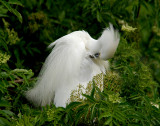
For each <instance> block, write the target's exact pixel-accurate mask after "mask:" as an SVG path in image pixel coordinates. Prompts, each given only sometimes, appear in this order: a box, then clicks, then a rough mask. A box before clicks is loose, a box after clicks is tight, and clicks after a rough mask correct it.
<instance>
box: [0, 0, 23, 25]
mask: <svg viewBox="0 0 160 126" xmlns="http://www.w3.org/2000/svg"><path fill="white" fill-rule="evenodd" d="M0 2H1V3H2V4H3V5H4V6H5V7H6V8H7V9H8V10H9V11H10V12H11V13H13V14H14V15H16V16H17V18H18V20H19V21H20V22H21V23H22V15H21V14H20V13H19V12H18V11H17V10H15V9H14V8H12V7H11V6H10V5H9V4H8V2H6V1H3V0H0Z"/></svg>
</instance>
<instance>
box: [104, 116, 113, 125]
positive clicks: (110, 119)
mask: <svg viewBox="0 0 160 126" xmlns="http://www.w3.org/2000/svg"><path fill="white" fill-rule="evenodd" d="M111 122H112V117H109V118H108V119H107V121H105V123H104V124H105V125H109V124H110V123H111Z"/></svg>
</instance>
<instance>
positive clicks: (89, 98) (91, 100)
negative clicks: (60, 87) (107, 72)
mask: <svg viewBox="0 0 160 126" xmlns="http://www.w3.org/2000/svg"><path fill="white" fill-rule="evenodd" d="M82 95H83V96H84V97H86V98H87V100H89V101H90V102H92V103H95V102H96V101H95V99H94V98H93V97H91V96H89V95H86V94H82Z"/></svg>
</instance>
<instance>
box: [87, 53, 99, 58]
mask: <svg viewBox="0 0 160 126" xmlns="http://www.w3.org/2000/svg"><path fill="white" fill-rule="evenodd" d="M99 56H100V53H95V54H94V55H89V57H90V58H92V59H93V58H98V57H99Z"/></svg>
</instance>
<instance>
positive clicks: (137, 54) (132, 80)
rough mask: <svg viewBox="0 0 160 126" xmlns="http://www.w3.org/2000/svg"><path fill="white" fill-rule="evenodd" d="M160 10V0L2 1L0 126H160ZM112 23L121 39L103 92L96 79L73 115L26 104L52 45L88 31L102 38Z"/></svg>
mask: <svg viewBox="0 0 160 126" xmlns="http://www.w3.org/2000/svg"><path fill="white" fill-rule="evenodd" d="M159 11H160V2H159V1H158V0H129V1H126V0H121V1H119V0H81V1H79V0H71V1H65V0H61V1H58V0H54V1H53V0H38V1H37V0H32V1H28V0H0V26H1V27H0V125H4V126H8V125H13V126H25V125H27V126H37V125H38V126H40V125H45V126H49V125H56V126H57V125H66V126H67V125H110V126H112V125H143V126H146V125H160V121H159V120H160V108H159V105H160V99H159V93H160V88H159V84H160V55H159V52H160V13H159ZM109 22H111V23H112V24H113V25H114V26H115V27H116V28H117V29H119V32H120V33H121V40H120V44H119V47H118V50H117V52H116V54H115V57H114V58H113V59H111V60H110V64H111V71H110V72H109V73H107V74H106V75H105V76H104V79H103V82H104V90H101V89H100V88H99V87H98V86H97V85H96V84H97V83H96V82H97V81H96V80H95V79H96V78H94V80H93V83H92V84H93V86H92V87H93V88H90V89H91V91H90V93H86V94H83V96H84V97H85V99H84V100H80V101H75V102H71V103H70V104H68V105H67V107H66V108H62V107H59V108H56V107H55V106H54V105H51V106H46V107H44V108H35V107H34V106H32V104H30V103H29V102H28V101H26V99H25V97H24V92H25V91H26V90H28V88H29V87H31V86H33V85H34V83H35V81H36V76H37V74H38V73H39V70H40V68H41V66H42V64H43V62H44V59H45V58H46V56H47V55H48V53H49V50H46V47H47V46H48V45H49V44H50V43H51V42H53V41H54V40H56V39H57V38H59V37H61V36H63V35H65V34H68V33H70V32H72V31H74V30H81V29H84V30H86V31H88V32H89V33H90V34H91V36H94V38H97V37H99V35H100V33H101V30H102V28H104V27H107V26H108V23H109ZM97 33H99V34H97Z"/></svg>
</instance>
